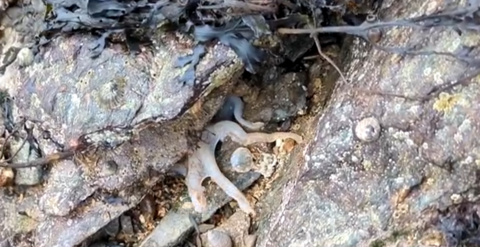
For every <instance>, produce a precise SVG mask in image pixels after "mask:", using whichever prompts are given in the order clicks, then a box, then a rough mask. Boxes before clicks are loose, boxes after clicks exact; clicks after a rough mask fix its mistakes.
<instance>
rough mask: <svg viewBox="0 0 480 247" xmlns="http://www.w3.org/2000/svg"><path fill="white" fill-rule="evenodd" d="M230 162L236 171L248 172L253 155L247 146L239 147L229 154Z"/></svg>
mask: <svg viewBox="0 0 480 247" xmlns="http://www.w3.org/2000/svg"><path fill="white" fill-rule="evenodd" d="M230 164H231V165H232V168H233V170H234V171H236V172H240V173H245V172H248V171H250V170H251V169H252V164H253V155H252V153H251V152H250V150H248V148H245V147H239V148H237V149H236V150H235V151H234V152H233V153H232V155H231V156H230Z"/></svg>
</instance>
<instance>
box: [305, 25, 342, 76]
mask: <svg viewBox="0 0 480 247" xmlns="http://www.w3.org/2000/svg"><path fill="white" fill-rule="evenodd" d="M312 37H313V40H314V41H315V45H316V46H317V50H318V54H320V56H322V57H323V59H325V60H327V62H328V63H330V64H331V65H332V66H333V67H334V68H335V70H337V71H338V73H339V74H340V77H342V80H343V81H345V83H348V81H347V79H346V78H345V76H344V75H343V73H342V71H341V70H340V68H339V67H338V66H337V65H336V64H335V62H334V61H333V60H332V59H330V58H329V57H328V56H327V55H326V54H325V53H323V52H322V46H321V45H320V41H319V40H318V37H317V35H315V34H313V35H312Z"/></svg>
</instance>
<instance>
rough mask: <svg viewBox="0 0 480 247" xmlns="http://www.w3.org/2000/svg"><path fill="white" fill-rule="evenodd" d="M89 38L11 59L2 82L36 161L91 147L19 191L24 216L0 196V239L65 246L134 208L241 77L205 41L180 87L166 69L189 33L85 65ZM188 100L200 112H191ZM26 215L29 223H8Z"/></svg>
mask: <svg viewBox="0 0 480 247" xmlns="http://www.w3.org/2000/svg"><path fill="white" fill-rule="evenodd" d="M42 18H43V16H42ZM37 21H38V20H37ZM20 31H21V30H20ZM11 32H12V33H14V34H16V35H18V34H19V31H18V30H17V31H15V30H13V29H12V30H11ZM15 32H16V33H15ZM94 40H95V38H94V37H92V36H88V35H85V34H73V35H70V36H68V37H67V36H60V37H57V38H55V39H54V40H52V42H51V43H49V44H48V45H46V46H45V47H43V48H42V49H41V52H40V53H39V54H37V56H36V58H35V61H34V63H33V64H31V65H29V66H26V67H22V66H20V65H24V64H22V61H19V60H16V61H14V62H13V63H12V64H11V65H10V66H8V67H6V70H5V73H4V74H3V75H2V76H0V90H2V91H5V92H7V93H8V95H9V96H11V99H12V102H11V103H12V104H11V107H12V115H13V116H12V118H13V120H14V122H15V123H20V120H21V119H29V120H32V122H33V129H32V135H33V136H32V137H33V138H34V139H35V140H36V142H38V146H39V148H40V150H41V153H42V155H49V154H52V153H56V152H59V151H62V150H65V149H67V148H69V147H80V146H84V144H87V145H86V146H89V148H88V149H85V150H82V152H78V153H77V154H76V155H75V157H74V159H69V160H66V161H62V162H57V163H56V164H55V166H54V167H53V168H52V169H47V170H46V174H45V176H44V178H45V179H46V181H45V185H46V186H45V187H44V188H42V187H41V186H35V187H32V188H28V189H27V192H28V193H26V194H24V195H23V196H24V200H25V201H26V202H29V203H31V204H26V203H22V204H21V205H20V206H21V207H22V208H23V209H24V212H25V214H26V215H27V216H22V217H23V218H22V219H19V217H20V216H19V214H18V212H17V211H18V207H14V206H13V205H16V203H17V202H16V201H17V200H18V199H19V198H17V197H13V198H7V197H6V196H4V192H5V191H4V190H1V191H0V215H3V216H2V217H6V219H5V220H4V221H2V222H0V239H6V238H8V237H9V236H13V235H15V234H16V233H17V232H25V231H31V230H34V233H35V234H34V236H35V237H34V240H33V241H34V242H35V246H73V245H76V244H79V243H80V242H81V241H83V240H84V239H85V238H87V237H88V236H90V235H92V234H93V233H95V232H96V231H98V230H99V229H101V228H102V227H103V226H105V225H106V224H108V223H109V222H110V221H111V220H112V219H113V218H116V217H118V216H119V215H121V214H122V213H123V212H125V211H126V210H128V209H130V208H131V207H133V206H134V205H136V204H138V202H139V201H140V199H141V198H142V197H143V195H144V194H145V193H146V191H147V190H148V188H149V186H151V185H152V184H154V183H155V182H156V181H158V179H160V176H158V174H161V173H163V172H165V171H166V170H167V169H169V167H170V166H172V165H173V164H175V162H177V161H178V160H179V159H180V158H182V157H183V156H184V155H185V154H186V153H187V152H188V151H189V149H190V148H191V146H190V141H189V138H190V136H191V132H193V133H195V131H199V130H201V129H202V128H203V126H204V124H205V123H206V122H207V121H208V120H209V119H210V118H211V117H212V115H213V114H214V113H215V112H216V110H217V109H218V108H219V107H220V105H221V102H222V101H223V99H224V95H225V94H226V92H227V91H229V90H230V89H231V87H232V86H233V85H234V82H235V79H236V78H238V77H239V76H240V74H241V73H242V72H243V67H242V64H241V62H240V60H238V59H237V57H236V55H235V53H234V52H233V51H232V50H230V49H229V48H228V47H226V46H223V45H220V44H213V43H212V44H211V45H209V46H207V47H206V55H205V56H204V57H203V58H202V59H201V60H200V63H199V65H198V66H197V67H196V78H197V83H196V84H195V85H194V86H188V85H186V86H183V85H182V83H180V80H179V78H180V77H181V76H182V75H183V73H184V72H185V70H186V68H175V66H174V65H175V60H176V59H177V58H178V57H179V56H182V55H185V54H188V53H189V52H191V51H192V49H193V43H192V41H191V40H189V39H188V38H187V37H184V36H181V35H177V34H174V33H158V34H157V35H156V36H155V37H154V43H155V44H156V45H155V47H154V49H153V50H152V51H148V50H145V51H144V52H143V53H142V54H140V55H138V56H134V55H129V54H125V52H123V51H121V50H119V49H117V48H118V47H117V46H116V45H112V46H109V47H107V48H106V49H105V50H104V51H103V52H102V54H101V55H100V57H99V58H97V59H92V58H90V54H91V51H90V48H89V44H91V43H92V41H94ZM26 42H28V40H26ZM19 47H21V46H19ZM194 104H198V105H200V106H202V107H203V108H204V109H206V111H204V112H196V111H195V110H190V108H191V107H192V106H193V105H194ZM205 112H207V114H204V113H205ZM33 120H34V121H33ZM80 153H81V154H80ZM22 169H23V168H22ZM35 169H36V168H35ZM42 171H43V169H42ZM155 174H157V175H155ZM62 176H63V177H62ZM39 182H41V181H36V182H35V183H33V182H32V183H30V184H38V183H39ZM37 205H40V208H41V210H39V209H38V207H37ZM24 218H25V219H28V222H29V225H28V227H26V226H25V225H23V224H10V223H9V222H22V221H25V219H24ZM8 224H10V225H8Z"/></svg>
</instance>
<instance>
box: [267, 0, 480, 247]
mask: <svg viewBox="0 0 480 247" xmlns="http://www.w3.org/2000/svg"><path fill="white" fill-rule="evenodd" d="M444 2H449V1H443V0H429V1H409V2H408V3H407V2H402V1H385V3H384V7H383V9H382V10H381V16H382V19H396V18H405V17H413V16H419V15H422V14H427V13H432V12H433V11H435V10H437V9H441V8H443V7H444V4H445V3H444ZM463 2H465V1H463ZM455 4H458V3H455ZM455 4H454V5H455ZM479 41H480V36H478V34H477V33H473V32H472V33H468V32H467V33H464V34H463V35H462V36H460V35H459V34H458V33H456V32H454V31H453V30H449V29H447V28H445V29H441V28H432V29H424V30H420V29H416V30H413V29H408V28H395V29H392V30H390V31H389V32H387V33H386V35H385V38H384V39H383V40H382V41H381V42H380V43H379V44H380V45H385V46H387V45H388V46H398V45H402V44H403V45H405V44H410V45H411V44H420V45H421V46H423V47H425V48H427V49H432V50H437V51H446V52H455V51H458V50H459V49H460V48H461V46H462V45H469V46H475V47H478V44H479ZM345 54H346V55H347V56H346V59H345V60H344V65H345V66H344V67H343V70H344V71H345V74H346V76H347V79H348V80H349V83H345V82H343V81H342V80H339V81H338V82H337V86H336V88H335V90H334V92H333V94H332V96H331V101H330V102H329V104H328V105H327V107H326V108H325V110H324V111H323V112H322V113H320V114H319V115H318V117H317V118H316V120H315V121H314V123H313V124H312V125H311V126H307V127H306V128H304V129H306V130H307V132H310V134H311V140H310V143H309V144H308V145H305V146H304V149H303V150H299V151H298V153H297V154H296V157H293V158H292V161H291V163H292V165H290V166H289V167H288V172H287V174H290V175H289V176H287V178H284V180H283V181H284V182H285V183H286V184H282V185H281V186H277V187H276V188H275V189H274V190H273V191H272V193H271V194H270V196H268V197H267V198H266V202H265V203H264V204H265V207H268V205H276V206H270V209H269V210H270V211H271V212H272V213H273V214H272V215H271V217H269V218H267V219H265V220H264V221H263V222H262V223H261V224H260V227H259V235H260V239H259V244H258V246H262V247H266V246H276V247H283V246H290V247H295V246H343V247H345V246H422V245H424V244H426V242H427V241H431V240H432V239H433V237H432V234H433V235H435V234H437V233H438V232H437V233H435V232H436V229H435V227H433V226H432V225H431V224H429V223H428V222H429V220H430V219H429V214H427V213H426V212H427V211H436V210H442V209H445V208H446V207H449V206H451V205H452V204H454V203H459V202H461V201H462V200H463V201H467V200H470V201H475V200H476V198H478V191H475V190H474V188H475V187H476V186H477V184H478V182H479V180H478V178H479V177H478V171H479V164H480V157H479V152H480V142H479V139H478V136H479V135H480V121H479V116H480V108H479V105H480V102H479V101H480V86H479V84H478V83H477V81H478V77H476V78H474V79H473V80H474V81H475V82H473V83H470V84H468V85H464V86H459V87H455V88H454V89H452V90H447V91H446V92H443V93H441V94H438V95H436V96H435V97H433V98H431V99H429V100H426V101H421V100H415V99H406V98H405V97H403V98H402V97H396V96H391V95H387V94H397V95H405V96H408V97H412V98H415V97H417V98H419V97H422V96H424V95H426V94H427V93H428V92H429V91H430V90H431V89H432V88H433V87H435V86H438V85H441V84H443V83H447V82H449V81H451V80H454V79H456V78H460V77H462V76H463V75H466V74H467V73H468V72H470V71H469V70H468V69H467V68H466V66H465V65H464V64H462V63H460V62H459V61H458V60H455V59H453V58H451V57H445V56H434V55H431V56H408V55H407V56H403V57H402V56H399V55H395V54H392V53H387V52H384V51H379V50H377V49H372V48H371V47H370V46H368V45H366V44H365V42H364V41H362V40H359V39H354V40H353V46H352V47H351V49H348V50H345ZM476 54H477V51H476V50H474V51H473V52H472V53H471V55H472V56H476ZM382 93H383V94H382ZM367 117H374V118H377V119H378V120H379V122H380V126H381V127H382V132H381V135H380V137H379V138H378V139H377V140H375V141H373V142H370V143H364V142H361V141H360V140H359V139H358V138H357V137H356V136H355V134H354V130H355V127H356V124H357V123H358V122H359V121H360V120H362V119H364V118H367ZM308 134H309V133H306V134H304V136H309V135H308ZM307 141H308V140H307ZM440 234H441V233H440ZM440 241H442V240H441V237H440ZM436 246H447V245H446V243H441V242H440V245H436Z"/></svg>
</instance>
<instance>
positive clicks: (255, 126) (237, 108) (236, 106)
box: [227, 96, 265, 130]
mask: <svg viewBox="0 0 480 247" xmlns="http://www.w3.org/2000/svg"><path fill="white" fill-rule="evenodd" d="M227 100H228V101H230V102H231V103H232V104H233V116H234V117H235V119H236V120H237V122H238V123H240V125H242V126H243V127H245V128H247V129H250V130H259V129H261V128H262V127H263V126H264V125H265V124H264V123H262V122H255V123H253V122H250V121H248V120H246V119H245V118H243V116H242V115H243V107H244V105H243V101H242V99H240V97H238V96H229V97H228V99H227Z"/></svg>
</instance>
